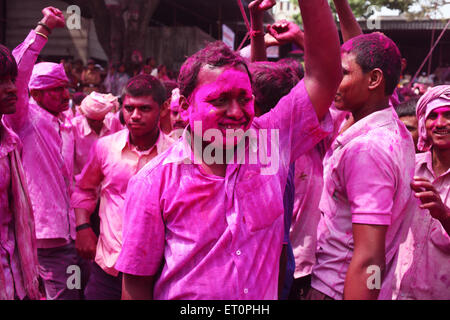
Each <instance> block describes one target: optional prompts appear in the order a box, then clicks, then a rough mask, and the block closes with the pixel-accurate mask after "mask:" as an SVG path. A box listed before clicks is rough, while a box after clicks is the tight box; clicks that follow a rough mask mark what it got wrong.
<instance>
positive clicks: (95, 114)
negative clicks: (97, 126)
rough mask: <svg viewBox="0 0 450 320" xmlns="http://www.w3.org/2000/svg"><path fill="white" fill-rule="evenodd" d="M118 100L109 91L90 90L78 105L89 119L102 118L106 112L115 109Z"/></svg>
mask: <svg viewBox="0 0 450 320" xmlns="http://www.w3.org/2000/svg"><path fill="white" fill-rule="evenodd" d="M118 108H119V101H118V99H117V97H115V96H113V95H112V94H111V93H108V94H103V93H98V92H95V91H92V92H91V93H90V94H89V95H88V96H87V97H86V98H84V99H83V101H82V102H81V105H80V112H81V113H82V114H83V115H84V116H85V117H86V118H89V119H93V120H103V119H104V118H105V116H106V114H107V113H108V112H111V111H112V110H117V109H118Z"/></svg>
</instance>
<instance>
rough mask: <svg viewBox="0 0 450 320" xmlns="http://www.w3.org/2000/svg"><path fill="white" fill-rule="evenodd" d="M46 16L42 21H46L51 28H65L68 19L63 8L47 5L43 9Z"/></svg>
mask: <svg viewBox="0 0 450 320" xmlns="http://www.w3.org/2000/svg"><path fill="white" fill-rule="evenodd" d="M42 14H43V15H44V17H43V18H42V20H41V22H43V23H45V24H46V25H47V26H48V27H49V28H50V29H51V30H53V29H55V28H64V26H65V25H66V21H65V19H64V15H63V13H62V12H61V10H59V9H57V8H54V7H46V8H44V9H42Z"/></svg>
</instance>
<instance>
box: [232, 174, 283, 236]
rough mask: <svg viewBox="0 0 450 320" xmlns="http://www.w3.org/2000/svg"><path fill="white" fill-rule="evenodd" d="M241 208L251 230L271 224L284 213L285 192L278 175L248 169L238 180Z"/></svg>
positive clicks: (237, 191)
mask: <svg viewBox="0 0 450 320" xmlns="http://www.w3.org/2000/svg"><path fill="white" fill-rule="evenodd" d="M236 194H237V196H238V205H239V210H240V211H241V213H242V215H243V217H244V223H245V224H246V225H247V227H248V228H249V230H250V231H251V232H255V231H258V230H261V229H264V228H267V227H269V226H271V225H272V224H273V223H274V221H275V220H276V219H277V218H278V217H280V215H282V214H283V212H284V209H283V192H282V191H281V187H280V182H279V180H278V179H277V176H276V175H261V174H260V173H259V170H251V169H250V170H247V171H246V172H245V173H244V174H243V178H242V179H241V180H239V181H238V182H237V186H236Z"/></svg>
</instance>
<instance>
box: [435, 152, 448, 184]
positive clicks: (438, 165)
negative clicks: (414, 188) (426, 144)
mask: <svg viewBox="0 0 450 320" xmlns="http://www.w3.org/2000/svg"><path fill="white" fill-rule="evenodd" d="M431 154H432V158H433V171H434V174H435V175H436V177H439V176H440V175H441V174H443V173H445V172H447V170H448V169H449V168H450V148H447V149H437V148H433V149H431Z"/></svg>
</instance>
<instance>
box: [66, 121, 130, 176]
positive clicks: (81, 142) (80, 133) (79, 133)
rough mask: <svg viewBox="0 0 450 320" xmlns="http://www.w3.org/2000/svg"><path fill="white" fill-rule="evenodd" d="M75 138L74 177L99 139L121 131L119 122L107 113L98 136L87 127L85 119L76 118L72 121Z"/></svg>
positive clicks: (121, 126)
mask: <svg viewBox="0 0 450 320" xmlns="http://www.w3.org/2000/svg"><path fill="white" fill-rule="evenodd" d="M72 125H73V129H74V137H75V152H74V154H75V160H74V169H73V171H74V175H75V176H76V175H78V174H80V173H81V170H83V167H84V165H85V164H86V163H87V161H88V159H89V152H90V150H91V147H92V145H93V144H94V142H95V141H97V140H98V139H99V138H101V137H104V136H108V135H110V134H113V133H115V132H117V131H120V130H122V129H123V125H122V124H121V123H120V120H119V119H117V117H116V116H115V115H114V114H113V113H108V114H107V115H106V116H105V119H104V120H103V127H102V130H101V131H100V134H99V135H98V134H97V133H96V132H95V131H94V130H92V129H91V127H90V126H89V124H88V122H87V120H86V117H85V116H83V115H79V116H76V117H75V118H73V119H72Z"/></svg>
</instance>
